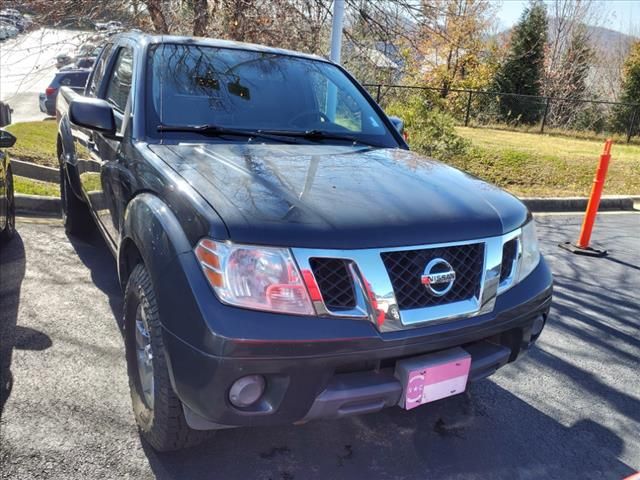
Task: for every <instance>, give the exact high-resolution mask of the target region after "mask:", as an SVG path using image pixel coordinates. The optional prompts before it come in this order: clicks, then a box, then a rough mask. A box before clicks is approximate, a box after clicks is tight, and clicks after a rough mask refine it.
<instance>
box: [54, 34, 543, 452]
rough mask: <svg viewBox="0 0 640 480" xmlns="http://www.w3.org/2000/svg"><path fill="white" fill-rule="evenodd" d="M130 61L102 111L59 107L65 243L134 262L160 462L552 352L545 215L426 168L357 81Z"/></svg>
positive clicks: (121, 270) (135, 45) (305, 60)
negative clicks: (89, 244)
mask: <svg viewBox="0 0 640 480" xmlns="http://www.w3.org/2000/svg"><path fill="white" fill-rule="evenodd" d="M110 42H111V43H109V44H108V45H106V47H105V48H104V50H103V52H102V54H101V55H100V57H99V58H98V60H97V62H96V65H95V67H94V70H93V72H92V74H91V76H90V78H89V80H88V83H87V86H86V90H85V92H84V94H78V93H75V92H73V91H72V90H70V89H67V88H62V89H61V94H60V95H59V96H58V101H57V106H56V109H57V112H56V113H57V118H58V121H59V133H58V141H57V145H58V155H59V158H60V176H61V189H62V192H61V193H62V204H63V209H64V222H65V226H66V228H67V231H68V232H69V233H70V234H74V235H82V234H83V233H85V232H86V230H87V228H88V227H89V226H90V225H91V224H92V223H93V222H92V218H93V220H95V223H96V224H97V225H98V227H99V229H100V231H101V232H102V234H103V235H104V238H105V239H106V241H107V244H108V245H109V247H110V248H111V250H112V251H113V254H114V255H115V257H116V259H117V264H118V274H119V277H120V282H121V284H122V288H123V290H124V292H125V294H124V295H125V299H124V319H123V332H124V339H125V347H126V358H127V364H128V370H129V378H130V386H131V395H132V400H133V409H134V412H135V418H136V421H137V423H138V425H139V428H140V430H141V432H142V435H143V437H144V438H145V439H146V440H148V441H149V442H150V444H151V445H152V446H153V447H154V448H156V449H159V450H170V449H177V448H182V447H185V446H188V445H191V444H193V443H195V442H197V441H199V440H200V439H201V438H203V436H205V432H206V431H209V430H216V429H224V428H229V427H244V426H247V427H248V426H260V425H273V424H282V423H299V422H306V421H309V420H315V419H320V418H339V417H344V416H347V415H355V414H362V413H369V412H376V411H379V410H381V409H382V408H385V407H392V406H399V407H400V408H405V409H410V408H414V407H417V406H419V405H422V404H426V403H429V402H432V401H436V400H438V399H441V398H444V397H447V396H450V395H454V394H458V393H460V392H462V391H464V390H465V388H467V384H468V382H469V381H474V380H478V379H481V378H483V377H486V376H488V375H490V374H492V373H493V372H495V371H496V370H497V369H498V368H500V367H502V366H503V365H505V364H506V363H508V362H512V361H514V360H515V359H516V358H517V357H518V356H519V355H520V354H521V353H522V352H523V351H525V350H526V349H527V348H529V347H530V346H531V345H532V344H533V342H535V340H536V339H537V338H538V336H539V335H540V333H541V331H542V329H543V327H544V325H545V322H546V320H547V315H548V312H549V306H550V303H551V292H552V278H551V274H550V272H549V269H548V267H547V265H546V263H545V261H544V259H543V258H542V257H541V256H540V253H539V251H538V245H537V240H536V233H535V228H534V222H533V221H532V218H531V215H530V213H529V212H528V211H527V209H526V207H525V206H524V205H523V204H522V203H521V202H520V201H518V200H517V199H516V198H514V197H513V196H511V195H509V194H507V193H505V192H503V191H501V190H500V189H498V188H496V187H494V186H492V185H489V184H487V183H484V182H482V181H480V180H479V179H477V178H474V177H471V176H469V175H467V174H465V173H463V172H460V171H458V170H455V169H453V168H451V167H448V166H447V165H445V164H443V163H439V162H437V161H435V160H433V159H430V158H424V157H422V156H420V155H418V154H415V153H413V152H411V151H410V150H409V149H408V147H407V145H406V143H405V142H404V140H403V137H402V135H401V133H400V131H399V122H398V121H397V119H393V121H392V120H391V119H389V118H388V117H387V116H386V115H385V114H384V112H383V111H382V110H381V109H380V107H379V106H378V105H377V104H376V103H375V102H374V101H373V100H372V99H371V97H370V96H369V95H368V94H367V92H366V91H365V90H364V89H363V88H362V87H361V86H360V85H359V84H358V83H357V82H356V81H355V80H354V79H353V78H352V77H351V76H350V75H349V73H347V72H346V71H345V70H344V69H342V68H341V67H340V66H338V65H334V64H332V63H331V62H328V61H327V60H324V59H322V58H319V57H315V56H309V55H304V54H300V53H296V52H289V51H283V50H277V49H272V48H266V47H262V46H257V45H246V44H239V43H232V42H225V41H214V40H204V39H193V38H181V37H169V36H162V37H154V36H148V35H144V34H140V33H131V34H122V35H118V36H115V37H113V38H112V39H111V40H110ZM87 301H90V299H87ZM423 408H429V407H428V406H426V407H423Z"/></svg>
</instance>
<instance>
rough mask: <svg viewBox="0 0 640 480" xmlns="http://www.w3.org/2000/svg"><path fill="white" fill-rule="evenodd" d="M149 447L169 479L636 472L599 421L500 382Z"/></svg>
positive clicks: (157, 469) (157, 470)
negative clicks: (527, 397) (164, 448)
mask: <svg viewBox="0 0 640 480" xmlns="http://www.w3.org/2000/svg"><path fill="white" fill-rule="evenodd" d="M585 432H588V433H585ZM594 438H595V439H597V441H594ZM602 445H606V446H607V448H606V449H602V448H601V446H602ZM143 446H144V449H145V453H146V454H147V457H148V459H149V462H150V465H151V468H152V470H153V472H154V474H155V476H156V478H158V479H161V480H167V479H180V478H189V479H198V478H221V479H222V478H224V479H236V478H237V479H245V478H265V479H274V480H275V479H284V480H287V479H294V478H296V479H297V478H301V479H311V478H319V479H324V478H330V477H334V478H402V479H425V478H491V479H498V478H505V479H513V478H563V479H572V478H576V479H589V478H615V479H620V478H624V477H626V476H627V475H630V474H631V473H633V472H634V470H633V469H632V468H631V467H629V466H628V465H626V464H624V463H623V462H621V461H620V460H618V459H617V457H618V456H619V455H620V454H621V452H622V450H623V448H624V445H623V441H622V440H621V439H620V438H619V437H618V436H617V435H616V434H615V433H613V432H612V431H611V430H609V429H607V428H605V427H603V426H602V425H599V424H598V423H596V422H595V421H592V420H590V419H589V420H580V421H579V422H577V423H576V424H574V425H571V426H564V425H562V424H560V423H559V422H557V421H556V420H554V419H553V418H551V417H549V416H547V415H545V414H544V413H542V412H540V411H539V410H537V409H535V408H533V407H532V406H531V405H529V404H527V403H526V402H524V401H522V400H520V399H519V398H517V397H516V396H515V395H513V394H512V393H510V392H508V391H507V390H505V389H503V388H501V387H500V386H498V385H496V384H495V383H493V382H491V381H484V382H481V383H479V384H475V385H473V386H472V387H471V394H463V395H459V396H457V397H453V398H451V399H449V400H445V401H442V402H436V403H434V404H431V405H427V406H423V407H420V408H418V409H415V410H412V411H410V412H404V411H402V410H400V409H398V408H392V409H388V410H384V411H382V412H380V413H377V414H371V415H365V416H362V417H356V418H352V419H343V420H337V421H326V422H314V423H309V424H306V425H302V426H287V427H272V428H253V429H238V430H222V431H219V432H217V433H216V434H215V435H214V438H213V439H212V440H210V441H209V442H207V443H206V444H204V445H201V446H199V447H196V448H193V449H190V450H186V451H183V452H174V453H165V454H158V453H156V452H154V451H153V450H151V448H150V447H149V446H148V445H145V444H144V442H143ZM258 475H259V476H258Z"/></svg>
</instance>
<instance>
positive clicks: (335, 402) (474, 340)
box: [159, 259, 552, 429]
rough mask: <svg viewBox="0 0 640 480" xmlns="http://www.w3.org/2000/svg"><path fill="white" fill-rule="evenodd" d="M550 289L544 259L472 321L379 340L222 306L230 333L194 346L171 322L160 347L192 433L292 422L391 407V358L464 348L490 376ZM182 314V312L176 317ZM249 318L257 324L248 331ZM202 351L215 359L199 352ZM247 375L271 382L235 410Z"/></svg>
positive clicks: (527, 341)
mask: <svg viewBox="0 0 640 480" xmlns="http://www.w3.org/2000/svg"><path fill="white" fill-rule="evenodd" d="M196 278H197V277H196ZM176 285H177V284H176V283H174V284H173V285H172V287H173V288H174V291H173V294H174V295H175V294H176V291H175V288H176ZM194 287H197V286H194V285H191V288H194ZM197 290H198V289H197V288H196V289H195V291H196V294H197ZM551 292H552V278H551V273H550V271H549V269H548V267H547V265H546V263H545V262H544V259H542V260H541V262H540V264H539V265H538V267H537V268H536V269H535V270H534V271H533V272H532V273H531V275H529V276H528V277H527V278H526V279H525V280H524V281H523V282H521V283H520V284H518V285H516V286H514V287H513V288H511V289H510V290H508V291H506V292H505V293H503V294H501V295H499V296H498V298H497V300H496V305H495V308H494V310H493V311H492V312H490V313H487V314H484V315H479V316H475V317H471V318H463V319H459V320H455V321H451V322H448V323H444V324H438V325H428V324H426V325H425V326H423V327H419V328H413V329H408V330H403V331H396V332H389V333H384V334H382V333H380V332H377V331H376V329H375V327H373V325H372V324H370V323H369V322H365V321H359V325H358V327H359V328H360V327H362V328H361V329H360V330H358V332H360V335H354V332H355V330H354V328H355V327H354V322H358V321H346V320H345V321H341V320H334V319H316V320H320V321H322V322H324V332H323V334H324V336H320V335H313V330H314V329H315V328H316V326H317V325H316V323H315V321H314V319H307V321H308V322H309V323H308V325H307V326H309V330H310V332H308V333H309V335H308V336H306V338H305V337H300V331H299V330H300V323H298V325H297V329H296V330H297V332H296V335H297V338H291V337H295V336H296V335H291V334H290V332H286V331H283V330H282V328H283V327H286V326H287V325H293V324H291V323H290V321H291V320H292V318H294V319H295V318H297V320H298V322H304V319H301V318H300V317H287V316H281V315H274V314H267V313H261V312H250V311H246V310H240V309H236V308H233V307H226V306H220V305H218V307H220V308H219V309H218V311H216V312H212V314H213V315H221V314H226V315H224V318H225V320H226V321H227V323H225V322H222V323H220V322H219V324H220V325H221V326H222V327H224V326H225V325H226V327H227V328H228V330H226V331H225V332H224V333H226V335H222V334H219V335H217V336H216V338H215V339H214V340H211V339H210V341H208V342H207V341H205V342H204V343H201V344H200V345H199V346H198V348H195V347H194V346H193V344H192V343H191V342H187V341H185V340H184V339H183V338H184V337H182V338H180V337H179V336H178V335H176V334H175V333H173V332H175V328H174V329H171V328H170V327H171V326H174V327H177V326H178V324H176V323H168V324H165V329H164V343H165V348H166V351H167V358H168V361H169V370H170V374H171V378H172V383H173V386H174V389H175V391H176V393H177V394H178V396H179V398H180V399H181V400H182V402H183V405H184V408H185V414H186V417H187V421H188V422H189V424H190V425H191V426H192V428H198V429H213V428H225V427H229V426H254V425H273V424H289V423H295V422H300V421H306V420H311V419H315V418H331V417H340V416H345V415H352V414H360V413H367V412H372V411H377V410H380V409H382V408H384V407H387V406H391V405H395V404H396V403H397V401H398V398H399V396H400V393H401V387H400V385H399V383H398V381H397V380H396V379H395V378H394V377H393V370H394V366H395V362H396V361H397V360H400V359H403V358H407V357H411V356H416V355H422V354H425V353H430V352H435V351H439V350H443V349H447V348H451V347H457V346H462V347H463V348H465V349H467V351H468V352H469V353H470V354H471V356H472V367H471V368H472V371H471V380H476V379H479V378H484V377H486V376H488V375H490V374H492V373H493V372H495V371H496V370H497V369H498V368H500V367H501V366H503V365H504V364H506V363H508V362H511V361H514V360H515V359H516V358H517V357H518V355H520V354H521V353H522V352H523V351H524V350H526V349H528V348H529V346H530V345H531V344H532V343H533V342H534V341H535V340H536V339H537V335H532V329H535V328H536V327H535V325H536V323H539V321H540V320H542V321H546V318H547V316H548V313H549V308H550V304H551ZM159 297H160V298H167V297H164V296H163V295H162V293H161V294H160V295H159ZM209 297H212V295H211V294H210V293H209ZM174 298H175V297H174ZM182 307H183V308H184V305H182ZM160 310H161V312H162V311H163V309H162V305H161V309H160ZM200 311H202V309H200ZM184 315H185V311H184V310H183V311H182V315H181V318H182V319H184V318H185V316H184ZM229 315H235V317H236V318H230V317H229ZM243 316H246V317H247V318H246V320H247V322H248V323H247V322H245V321H244V320H243V318H241V317H243ZM218 318H220V317H218ZM211 321H212V322H215V320H211ZM253 321H255V322H257V323H254V325H255V326H256V328H255V329H250V328H248V327H247V324H249V325H251V324H252V323H253ZM232 325H235V326H236V328H237V330H236V331H235V332H231V326H232ZM167 326H168V327H169V328H167ZM267 326H269V327H271V328H267ZM274 331H275V333H274ZM365 333H366V335H365ZM538 333H539V332H538ZM287 334H288V335H289V338H283V337H286V336H287ZM340 334H342V336H343V338H341V335H340ZM314 337H315V338H314ZM208 347H210V348H211V349H212V350H213V349H214V348H215V350H217V353H211V352H206V353H205V351H204V350H205V348H207V349H209V348H208ZM253 374H260V375H263V376H264V377H265V378H266V380H267V388H266V391H265V393H264V395H263V397H262V399H261V401H260V402H258V403H257V404H256V405H253V406H252V407H248V408H245V409H239V408H236V407H234V406H232V405H231V404H230V402H229V400H228V392H229V388H230V386H231V384H232V383H233V382H234V381H235V380H237V379H238V378H240V377H243V376H245V375H253Z"/></svg>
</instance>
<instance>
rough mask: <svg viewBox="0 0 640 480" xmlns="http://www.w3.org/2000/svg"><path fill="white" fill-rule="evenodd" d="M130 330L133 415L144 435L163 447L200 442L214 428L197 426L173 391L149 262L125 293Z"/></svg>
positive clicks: (127, 332)
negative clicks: (188, 419)
mask: <svg viewBox="0 0 640 480" xmlns="http://www.w3.org/2000/svg"><path fill="white" fill-rule="evenodd" d="M124 328H125V347H126V354H127V370H128V373H129V389H130V391H131V402H132V404H133V413H134V416H135V419H136V423H137V424H138V428H139V430H140V433H141V434H142V437H143V438H144V439H145V440H146V441H147V442H149V444H150V445H151V446H152V447H153V448H154V449H155V450H158V451H170V450H179V449H182V448H186V447H190V446H193V445H196V444H198V443H200V442H201V441H203V440H204V439H205V438H207V437H208V432H203V431H198V430H193V429H191V428H190V427H189V426H188V425H187V422H186V420H185V418H184V412H183V410H182V403H181V402H180V400H179V399H178V397H177V395H176V393H175V392H174V391H173V387H172V386H171V381H170V380H169V370H168V368H167V361H166V358H165V354H164V345H163V342H162V331H161V326H160V319H159V314H158V305H157V303H156V295H155V292H154V290H153V286H152V285H151V277H150V276H149V272H147V269H146V268H145V266H144V265H143V264H138V265H137V266H136V267H135V268H134V269H133V272H131V276H130V277H129V280H128V282H127V287H126V290H125V294H124Z"/></svg>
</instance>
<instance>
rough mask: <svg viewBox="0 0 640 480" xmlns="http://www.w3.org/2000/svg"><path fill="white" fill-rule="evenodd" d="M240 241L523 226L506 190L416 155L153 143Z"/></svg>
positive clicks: (417, 240)
mask: <svg viewBox="0 0 640 480" xmlns="http://www.w3.org/2000/svg"><path fill="white" fill-rule="evenodd" d="M149 148H150V149H151V150H152V151H153V152H154V153H155V154H156V155H157V156H158V157H160V158H161V159H163V160H164V161H165V162H167V163H168V164H169V165H170V166H171V167H172V168H173V169H174V170H175V171H176V172H177V173H179V174H180V175H181V176H182V177H183V178H184V179H185V180H186V181H187V182H188V183H189V184H190V185H191V186H192V187H193V188H194V189H195V190H196V191H197V192H198V193H199V194H200V195H201V196H202V197H203V198H204V199H205V200H206V201H207V202H208V203H209V204H210V205H211V207H213V208H214V209H215V211H216V212H217V213H218V215H220V217H221V218H222V220H223V221H224V223H225V224H226V226H227V229H228V232H229V236H230V238H231V240H233V241H234V242H238V243H254V244H263V245H280V246H292V247H312V248H343V249H350V248H373V247H391V246H406V245H420V244H429V243H440V242H451V241H458V240H471V239H476V238H482V237H488V236H495V235H500V234H502V233H505V232H508V231H511V230H513V229H515V228H518V227H519V226H521V225H522V224H523V223H524V222H525V221H526V219H527V215H528V212H527V209H526V207H525V206H524V205H523V204H522V203H521V202H520V201H519V200H517V199H516V198H515V197H513V196H512V195H510V194H508V193H506V192H504V191H502V190H500V189H498V188H497V187H495V186H493V185H490V184H488V183H486V182H483V181H481V180H479V179H477V178H475V177H472V176H470V175H468V174H465V173H463V172H461V171H459V170H456V169H454V168H451V167H449V166H447V165H445V164H443V163H440V162H437V161H435V160H433V159H430V158H425V157H423V156H421V155H419V154H417V153H414V152H411V151H407V150H400V149H375V148H368V147H367V148H362V147H354V146H346V147H344V146H328V145H273V144H269V145H246V144H242V145H238V144H177V145H176V144H174V145H157V144H151V145H149Z"/></svg>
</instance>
